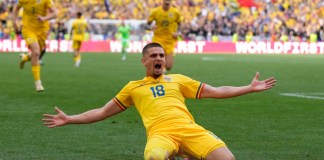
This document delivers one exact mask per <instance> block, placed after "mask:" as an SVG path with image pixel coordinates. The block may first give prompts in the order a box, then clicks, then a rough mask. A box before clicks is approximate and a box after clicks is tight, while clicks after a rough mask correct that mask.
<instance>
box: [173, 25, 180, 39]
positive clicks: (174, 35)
mask: <svg viewBox="0 0 324 160" xmlns="http://www.w3.org/2000/svg"><path fill="white" fill-rule="evenodd" d="M172 36H173V38H174V39H178V37H181V38H183V35H182V33H181V23H180V22H178V28H177V32H174V33H173V34H172Z"/></svg>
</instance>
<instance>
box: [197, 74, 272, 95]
mask: <svg viewBox="0 0 324 160" xmlns="http://www.w3.org/2000/svg"><path fill="white" fill-rule="evenodd" d="M276 82H277V80H276V79H275V78H274V77H271V78H268V79H265V80H259V73H258V72H257V73H256V75H255V77H254V78H253V80H252V82H251V84H249V85H247V86H241V87H233V86H222V87H212V86H210V85H207V84H206V85H205V87H204V88H203V90H202V92H201V96H200V97H201V98H231V97H236V96H241V95H245V94H248V93H253V92H260V91H264V90H268V89H270V88H272V87H273V86H274V85H275V84H276Z"/></svg>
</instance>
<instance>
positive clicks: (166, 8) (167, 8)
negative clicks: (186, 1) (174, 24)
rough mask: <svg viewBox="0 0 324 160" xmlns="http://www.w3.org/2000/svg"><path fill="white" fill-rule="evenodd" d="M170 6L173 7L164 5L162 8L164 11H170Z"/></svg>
mask: <svg viewBox="0 0 324 160" xmlns="http://www.w3.org/2000/svg"><path fill="white" fill-rule="evenodd" d="M170 8H171V7H164V6H162V9H163V10H164V11H168V10H169V9H170Z"/></svg>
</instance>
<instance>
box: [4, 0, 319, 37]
mask: <svg viewBox="0 0 324 160" xmlns="http://www.w3.org/2000/svg"><path fill="white" fill-rule="evenodd" d="M16 1H17V0H0V20H1V24H0V25H1V26H0V28H1V30H0V38H1V39H15V38H17V37H16V35H15V33H14V31H13V28H12V22H11V20H10V18H11V13H12V8H13V5H14V4H15V3H17V2H16ZM53 1H54V3H55V6H56V8H57V9H58V10H59V16H58V18H57V19H56V20H53V21H51V30H50V33H49V39H67V38H69V37H68V30H69V28H68V27H69V25H68V22H69V20H71V19H73V18H75V15H76V13H77V12H78V11H81V12H83V17H84V18H85V19H87V20H90V19H102V20H107V19H109V20H120V19H126V20H128V19H133V20H146V19H147V17H148V16H149V13H150V11H151V9H152V8H154V7H156V6H159V5H160V4H161V2H162V0H53ZM242 2H245V3H244V5H243V3H242ZM247 2H249V6H245V5H246V4H247ZM173 5H174V6H175V7H176V8H178V9H179V10H180V12H181V14H182V25H181V32H182V34H183V35H184V36H183V39H184V40H207V41H214V42H217V41H233V42H236V41H259V40H262V41H304V42H316V41H324V1H323V0H173ZM21 13H22V11H21ZM21 13H20V14H21ZM143 23H145V21H143ZM117 25H118V24H116V23H102V24H101V23H91V28H92V33H91V34H92V35H97V36H98V35H101V36H102V37H103V38H102V39H114V33H116V32H117ZM132 32H133V34H134V36H133V37H134V39H136V40H138V39H143V38H145V37H146V36H147V34H148V33H147V32H146V31H145V30H144V28H143V27H139V28H137V29H136V30H133V31H132ZM89 38H91V37H90V36H89Z"/></svg>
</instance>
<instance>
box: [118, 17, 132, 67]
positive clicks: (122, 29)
mask: <svg viewBox="0 0 324 160" xmlns="http://www.w3.org/2000/svg"><path fill="white" fill-rule="evenodd" d="M130 31H131V28H130V26H129V25H126V24H125V21H124V20H122V23H121V25H120V26H119V27H118V33H119V34H120V35H121V42H122V51H121V54H122V60H123V61H125V60H126V54H127V51H126V49H127V48H128V47H129V34H130Z"/></svg>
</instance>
